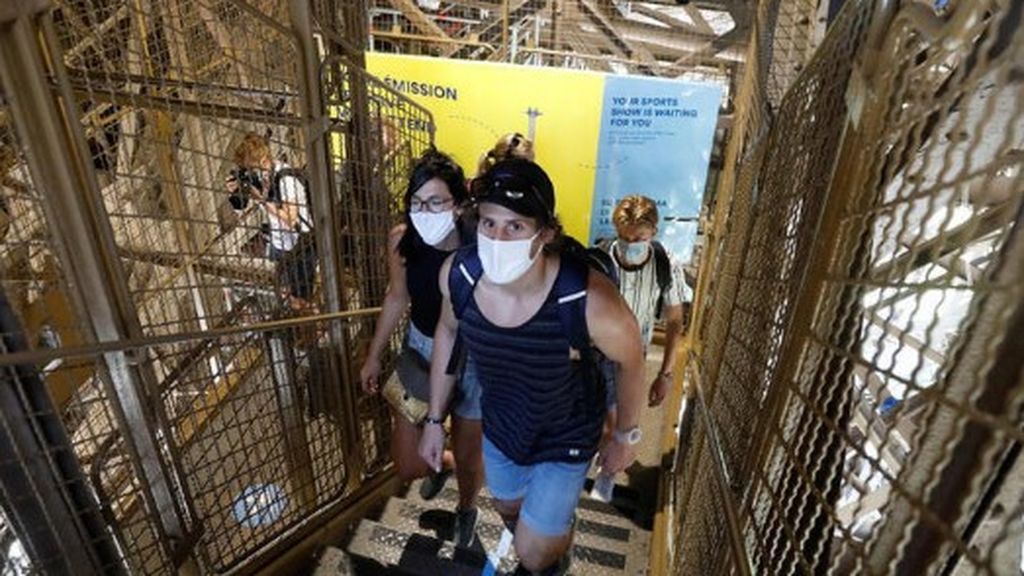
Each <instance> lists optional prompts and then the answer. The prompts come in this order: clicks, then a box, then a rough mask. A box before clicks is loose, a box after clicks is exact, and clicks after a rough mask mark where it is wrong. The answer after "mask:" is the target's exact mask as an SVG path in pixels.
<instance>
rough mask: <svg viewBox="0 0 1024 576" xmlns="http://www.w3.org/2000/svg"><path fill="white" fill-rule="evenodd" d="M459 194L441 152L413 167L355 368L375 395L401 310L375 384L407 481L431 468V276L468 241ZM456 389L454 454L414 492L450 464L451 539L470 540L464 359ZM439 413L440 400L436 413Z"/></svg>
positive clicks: (434, 286) (471, 451) (473, 472)
mask: <svg viewBox="0 0 1024 576" xmlns="http://www.w3.org/2000/svg"><path fill="white" fill-rule="evenodd" d="M467 197H468V194H467V190H466V187H465V177H464V175H463V172H462V168H460V167H459V165H458V164H456V163H455V162H454V161H453V160H452V159H451V158H449V157H448V156H446V155H444V154H442V153H440V152H437V151H434V150H431V151H428V152H427V153H425V154H424V155H423V157H422V158H420V159H419V160H418V161H417V163H416V165H415V166H414V167H413V169H412V174H411V175H410V176H409V184H408V187H407V188H406V193H405V221H404V222H403V223H401V224H399V225H398V226H396V227H395V228H394V229H393V230H392V231H391V234H390V236H389V238H388V289H387V293H386V294H385V297H384V303H383V304H382V306H381V312H380V316H379V317H378V318H377V327H376V330H375V331H374V335H373V340H372V341H371V342H370V346H369V350H368V353H367V357H366V361H365V362H364V363H363V366H362V368H361V370H360V371H359V376H360V381H361V384H362V387H363V390H364V391H365V392H366V393H368V394H376V393H377V392H378V390H380V389H381V388H382V386H381V384H382V383H381V382H380V376H381V354H382V353H383V352H384V349H385V348H386V347H387V345H388V342H389V340H390V339H391V334H392V333H393V332H394V331H395V329H396V328H398V325H399V323H400V322H401V320H402V318H403V317H404V316H405V313H406V311H407V310H408V311H409V331H408V334H407V335H406V339H405V344H404V346H403V349H402V353H401V354H400V355H399V358H398V361H397V363H396V369H395V372H396V375H397V380H394V379H393V380H389V381H388V383H387V384H385V385H383V390H382V391H383V392H384V396H385V398H386V399H387V401H388V404H389V405H390V406H391V409H392V435H391V457H392V460H393V461H394V462H395V468H396V469H397V471H398V475H399V477H401V478H402V479H403V480H407V481H408V480H412V479H414V478H420V477H423V476H427V475H428V474H430V472H431V469H430V468H429V467H427V465H426V462H424V461H423V459H422V458H420V457H419V454H418V453H417V446H418V445H419V440H420V434H421V431H422V427H423V417H424V416H425V415H426V407H427V404H426V402H427V400H428V398H429V394H430V381H429V380H430V359H431V349H432V346H433V335H434V330H435V327H436V326H437V321H438V318H439V317H440V315H441V292H440V287H439V286H438V283H437V278H438V272H439V270H440V269H441V264H442V263H443V262H444V261H445V259H446V258H447V257H448V256H449V255H450V254H451V253H452V252H453V251H455V250H456V249H458V248H459V247H460V246H462V245H463V244H464V243H466V242H467V240H468V241H470V242H471V241H472V235H471V233H467V234H463V232H462V230H460V222H461V220H460V213H461V205H462V204H463V203H464V202H465V201H466V200H467ZM464 236H467V237H464ZM459 392H460V394H459V398H458V399H457V401H456V403H455V406H454V409H453V412H454V418H453V419H452V420H453V422H452V430H453V435H454V438H453V440H454V442H453V448H454V452H455V453H454V455H452V454H450V453H447V452H446V453H445V456H444V460H445V462H444V466H443V467H441V466H438V467H437V469H436V470H435V471H434V474H432V475H430V476H429V477H428V478H427V479H426V480H424V482H423V484H422V485H421V489H420V495H421V496H422V497H423V498H424V499H427V500H429V499H431V498H433V497H434V496H436V495H437V494H438V493H439V492H440V491H441V488H442V487H443V486H444V479H445V477H446V476H447V474H448V471H449V470H450V469H451V468H452V467H453V466H454V468H455V477H456V480H458V485H459V506H458V509H457V510H456V513H455V526H454V534H455V542H456V544H459V545H461V546H471V545H472V544H473V541H474V540H475V538H476V524H477V517H478V515H477V509H476V496H477V493H478V492H479V491H480V487H481V486H482V484H483V462H482V458H481V444H480V442H481V431H480V430H481V428H480V390H479V387H478V386H477V384H476V376H475V370H474V368H473V366H472V364H467V366H466V369H465V370H464V372H463V373H462V374H461V378H460V379H459ZM446 413H447V404H446V405H445V409H444V410H443V411H439V412H437V414H440V415H444V414H446ZM439 417H440V416H439ZM453 460H454V462H453Z"/></svg>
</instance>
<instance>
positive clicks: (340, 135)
mask: <svg viewBox="0 0 1024 576" xmlns="http://www.w3.org/2000/svg"><path fill="white" fill-rule="evenodd" d="M360 18H365V10H364V9H363V7H362V5H360V4H359V3H354V2H342V3H338V2H332V1H328V0H324V1H322V2H317V3H313V4H311V3H306V2H290V3H289V2H277V1H254V2H248V1H242V0H228V1H220V0H209V1H207V0H181V1H173V2H152V1H148V0H110V1H100V0H68V1H66V2H59V3H57V6H56V7H55V10H53V11H52V12H50V13H48V14H46V15H44V16H42V17H38V18H37V17H34V16H32V17H24V18H21V19H20V20H19V21H18V23H17V25H16V28H18V29H24V30H30V31H31V33H32V34H33V35H34V36H33V37H34V40H33V41H26V39H25V38H21V42H20V43H18V42H16V39H15V38H14V34H13V33H11V32H10V29H7V30H5V33H4V34H0V42H8V41H9V42H10V43H9V44H5V46H12V45H17V46H18V47H19V49H24V50H26V53H31V54H35V55H34V56H33V58H38V60H39V62H40V63H41V64H40V70H41V71H42V72H41V73H37V74H36V76H37V77H39V78H42V79H43V80H47V81H49V84H50V86H51V87H50V88H48V89H47V90H44V91H42V92H37V95H39V96H42V100H45V102H40V103H41V104H42V105H43V106H42V107H43V108H45V109H47V110H51V111H56V114H57V115H60V114H63V115H64V116H63V118H64V119H66V122H56V123H52V124H48V125H46V126H45V128H46V129H54V130H56V132H55V133H54V134H55V135H58V136H59V137H60V138H59V139H60V140H61V144H60V145H61V146H63V147H64V150H66V151H67V154H66V156H65V158H66V164H67V166H64V165H63V164H61V165H60V166H55V168H56V169H58V170H56V171H57V172H60V173H61V174H62V175H64V174H77V175H78V177H80V178H81V179H80V180H79V181H78V182H77V184H79V185H80V187H81V190H77V189H76V190H75V193H76V198H80V199H82V204H81V206H82V209H81V210H79V209H76V208H73V207H72V206H71V205H64V206H62V205H61V204H60V202H61V201H60V200H59V199H58V195H56V194H54V193H53V191H48V192H47V194H39V193H37V191H36V189H35V188H34V185H33V178H32V176H36V177H38V176H39V172H40V171H39V170H36V168H35V166H38V165H39V164H38V161H37V164H36V165H33V164H32V162H30V161H27V160H26V156H27V155H28V153H27V152H26V150H30V149H31V148H32V147H31V146H28V145H26V144H25V143H24V142H23V141H21V140H19V138H18V136H19V134H16V130H15V128H14V123H12V122H11V119H12V115H13V112H9V110H8V107H7V101H6V100H5V101H3V102H2V106H0V162H2V163H0V168H2V173H0V175H2V177H3V180H2V181H0V186H2V189H0V192H2V194H0V200H2V201H3V202H2V205H0V208H2V209H3V210H2V212H3V216H4V218H3V221H2V222H0V225H3V230H2V232H3V237H2V239H0V258H2V259H3V262H4V267H3V277H2V282H3V296H4V297H5V298H6V302H5V304H4V306H2V307H0V308H2V309H3V311H4V313H5V314H6V313H7V311H9V312H10V313H11V319H10V321H9V322H7V321H6V320H5V322H6V323H5V324H4V326H3V335H4V337H5V344H6V345H7V348H6V350H5V352H6V354H5V355H4V356H3V357H2V359H0V364H2V365H3V367H4V370H5V371H7V372H5V375H7V376H5V377H6V378H7V379H8V380H12V379H13V381H14V382H15V383H19V382H22V381H23V380H25V378H27V376H25V374H28V375H29V376H31V377H33V378H36V379H37V380H39V381H42V382H43V383H44V386H41V387H38V389H37V392H38V391H44V396H46V397H47V398H46V399H47V403H44V408H45V409H35V408H33V406H32V405H30V404H29V403H28V402H27V401H26V400H25V399H21V400H20V402H18V399H17V398H11V399H10V400H11V402H12V404H10V405H9V407H10V408H11V409H12V411H11V412H10V413H9V416H8V413H7V412H5V417H4V418H3V421H2V422H0V424H2V425H3V426H6V428H4V430H5V431H6V433H7V437H10V438H14V437H15V436H16V433H18V432H19V430H17V429H16V427H14V426H13V424H11V423H12V422H15V423H16V422H17V421H18V420H17V415H18V414H20V413H21V411H26V410H27V411H29V413H30V414H32V415H33V416H34V418H35V419H36V420H40V421H43V422H44V423H45V424H47V425H52V426H54V433H55V434H56V435H52V434H51V435H49V436H43V437H41V438H42V439H43V440H47V441H49V442H50V444H46V443H44V442H42V440H40V441H39V442H37V443H38V444H39V452H40V456H38V457H36V456H33V455H31V454H19V453H13V454H12V453H7V452H3V453H0V469H2V470H4V471H6V470H8V469H9V470H11V471H12V473H15V472H24V471H25V470H31V469H32V465H33V464H32V463H33V462H37V463H38V465H40V466H46V465H52V464H48V462H52V461H58V460H59V456H57V455H54V451H58V452H60V453H61V454H63V455H65V456H67V457H69V458H70V459H69V460H68V462H70V463H71V464H73V466H71V467H70V468H69V470H70V472H66V473H65V474H64V476H59V475H58V476H56V484H57V485H52V486H51V485H45V486H43V485H42V484H41V485H40V486H41V487H40V488H39V489H38V490H36V493H28V492H26V497H25V500H26V501H27V502H28V504H30V505H34V504H36V503H37V501H41V502H43V503H45V504H46V505H48V506H50V507H52V510H50V509H49V508H44V509H42V510H35V509H28V508H25V507H24V506H19V505H18V502H19V500H18V498H15V497H14V496H13V495H12V494H10V493H6V494H4V498H3V507H4V512H5V514H6V516H7V518H8V520H9V521H8V522H5V523H4V526H5V527H6V528H4V529H3V530H2V533H3V534H4V535H5V536H4V537H5V538H8V540H4V541H3V543H4V546H6V547H8V548H9V547H10V546H9V544H10V542H9V539H10V538H11V535H14V534H17V535H18V536H19V537H21V540H20V542H19V544H22V545H26V546H27V545H28V544H26V543H30V544H32V546H30V547H29V548H31V549H27V551H26V557H30V558H31V559H32V568H33V569H36V570H38V569H42V570H46V569H47V567H48V563H50V562H53V563H54V570H56V571H66V570H67V568H68V567H70V566H74V565H75V564H76V560H77V561H79V562H78V565H80V566H94V567H95V566H104V567H105V569H110V570H113V571H117V570H118V569H122V570H125V571H128V572H132V573H151V574H165V573H169V572H172V571H174V570H175V569H177V568H179V567H181V566H182V565H183V563H192V564H194V566H193V567H194V568H197V569H198V570H199V571H200V572H203V573H210V572H224V571H232V570H245V566H246V565H247V564H250V563H258V562H259V561H261V556H266V555H267V554H270V553H271V551H272V548H273V547H274V546H280V545H282V543H283V542H286V541H287V540H288V539H289V538H294V537H296V535H298V534H300V533H302V532H303V531H308V530H310V529H312V528H315V527H316V525H317V524H318V523H323V522H325V521H326V519H327V518H328V517H329V516H330V515H331V514H334V513H336V512H337V511H338V510H339V509H340V507H343V506H344V505H345V502H346V501H347V499H350V498H354V497H356V496H357V495H358V494H357V493H358V492H359V490H360V487H361V486H362V485H363V483H364V482H365V481H367V480H368V479H371V478H373V477H375V476H376V475H378V474H379V473H380V472H381V471H382V470H384V468H385V467H386V466H387V464H388V442H389V433H390V431H389V421H388V416H389V415H388V413H387V411H386V410H385V409H384V405H383V403H382V402H381V401H380V400H379V399H378V398H370V397H365V396H363V395H362V394H358V393H357V388H358V387H357V386H356V384H355V382H356V380H357V379H356V374H355V372H354V367H358V365H359V363H360V362H361V359H360V357H359V354H360V351H361V350H362V349H363V348H364V347H365V343H366V341H368V340H369V338H370V336H371V335H372V330H373V325H372V318H373V317H374V315H375V313H376V309H375V308H373V307H374V306H376V305H377V304H378V303H379V302H380V300H381V297H382V295H383V293H384V290H385V288H386V277H387V273H386V269H385V265H384V262H383V259H382V258H381V255H383V254H384V253H385V247H386V238H387V232H388V229H389V228H390V227H391V226H392V225H393V224H394V223H395V219H396V213H397V208H399V205H400V200H401V196H402V193H403V192H404V185H405V179H406V177H407V175H408V171H409V169H410V168H411V166H412V162H413V160H414V158H415V157H416V156H418V155H419V154H421V153H422V152H423V151H424V150H425V149H426V148H427V147H429V146H431V145H432V142H433V127H432V124H433V123H432V119H431V117H430V115H429V113H428V112H426V111H425V110H423V109H422V108H420V107H418V106H416V105H415V104H413V103H412V102H410V101H408V100H407V99H405V98H403V97H402V96H400V95H398V94H396V93H393V92H392V91H391V90H390V89H389V88H388V87H387V86H386V85H384V84H383V83H381V82H379V81H377V80H376V79H374V78H372V77H371V76H369V75H367V74H366V73H365V71H363V70H362V69H361V68H360V58H361V55H360V54H357V51H358V49H359V48H360V47H362V46H364V45H365V27H364V26H362V25H360V24H359V21H360ZM360 36H362V37H360ZM36 41H38V42H39V43H40V44H41V45H44V46H45V49H43V50H39V48H40V46H39V45H36V44H35V42H36ZM35 50H38V53H35V52H34V51H35ZM12 54H13V53H12ZM39 54H41V56H39ZM48 58H53V60H48ZM12 70H13V71H14V72H19V73H22V74H23V76H22V77H26V76H24V74H25V72H24V70H23V68H20V67H18V66H16V65H14V64H12V63H11V61H9V60H3V59H0V72H5V73H13V72H11V71H12ZM44 74H45V75H46V76H48V77H44ZM2 88H3V89H4V93H5V95H10V96H12V97H13V96H17V97H19V98H23V93H28V92H27V91H23V90H22V88H21V86H17V87H16V88H17V89H14V88H12V85H10V84H3V85H2ZM12 102H13V100H12ZM22 109H24V108H22ZM249 134H255V135H256V136H258V137H261V138H263V139H264V140H265V141H266V142H268V143H269V148H270V153H271V160H272V162H273V168H272V169H271V170H265V171H264V173H262V174H261V176H262V181H261V182H259V183H254V184H252V186H251V187H250V188H248V189H246V188H244V187H242V186H238V187H237V188H236V187H235V186H233V184H236V183H239V182H242V181H244V179H245V176H244V175H243V174H242V173H241V172H240V171H239V168H240V167H248V168H259V166H244V165H241V166H240V163H239V160H240V159H239V157H238V151H239V149H240V143H242V142H243V141H244V140H245V138H246V137H247V135H249ZM20 136H25V132H24V131H22V133H21V134H20ZM33 136H35V135H33ZM33 142H35V143H38V140H33ZM36 154H40V153H39V152H38V151H37V152H36ZM39 157H40V158H42V157H44V156H39ZM65 158H61V160H62V162H64V161H65ZM243 164H244V162H243ZM68 167H70V168H68ZM285 167H291V168H293V169H294V170H293V171H289V172H285V171H283V170H282V169H283V168H285ZM262 168H264V169H266V168H267V167H262ZM273 172H280V173H284V174H287V175H288V176H286V177H287V178H291V179H292V180H290V181H288V180H285V181H284V183H283V184H282V183H281V181H278V180H275V179H274V178H273V177H272V176H270V175H269V174H271V173H273ZM49 182H51V183H53V182H58V180H56V179H52V178H51V179H50V180H49ZM261 189H262V190H261ZM261 193H262V196H264V197H263V198H261ZM274 194H276V195H277V196H276V197H275V196H272V195H274ZM62 210H63V212H61V211H62ZM281 214H285V215H284V216H282V215H281ZM296 214H297V216H295V215H296ZM274 217H276V218H277V219H278V220H280V222H281V223H284V224H281V223H275V221H274ZM289 217H290V218H291V219H293V220H295V219H297V222H294V223H289V221H288V218H289ZM66 223H70V224H73V225H74V226H71V227H69V228H67V229H62V228H61V226H62V224H66ZM79 226H81V227H79ZM83 231H93V232H94V233H95V234H94V235H89V234H83V233H82V232H83ZM292 232H295V234H292ZM282 238H284V239H285V240H288V239H289V238H291V239H292V240H294V244H292V246H293V247H292V248H289V246H288V245H289V244H290V243H289V242H284V243H282V242H281V239H282ZM304 242H305V244H304ZM304 246H306V247H310V250H302V251H300V250H299V248H300V247H304ZM69 247H71V248H74V250H70V249H69ZM71 254H75V255H76V256H74V257H72V256H71ZM83 254H84V255H86V256H88V257H89V258H91V259H92V260H90V261H92V262H97V263H98V266H96V267H94V268H92V269H84V268H78V267H76V265H77V264H76V265H71V264H73V263H75V258H77V257H78V256H79V255H83ZM296 254H298V255H300V256H302V257H296V256H295V255H296ZM69 267H70V268H69ZM68 270H70V271H68ZM98 280H102V281H103V283H104V285H106V286H109V289H107V290H104V291H103V292H102V293H95V294H90V293H88V288H89V287H90V286H96V285H99V283H98V282H97V281H98ZM10 338H20V339H22V340H23V342H22V343H21V344H20V345H14V344H18V342H16V341H14V340H10V341H8V340H9V339H10ZM398 343H399V342H398V338H397V337H396V338H395V340H394V342H393V343H392V350H391V352H392V354H393V353H394V351H395V350H397V348H398ZM385 360H386V365H387V366H390V360H389V359H385ZM22 372H24V374H23V373H22ZM8 373H9V375H8ZM25 381H26V382H29V383H28V384H24V385H21V386H22V387H29V388H30V384H31V383H32V382H35V380H31V381H29V380H25ZM14 389H17V387H14ZM7 407H8V404H5V409H6V408H7ZM16 407H17V411H14V408H16ZM39 426H42V425H39ZM38 429H41V428H38V427H37V430H38ZM38 434H39V433H38V432H37V436H38ZM61 434H63V436H61ZM51 445H52V446H56V448H52V447H51ZM4 448H5V449H6V446H4ZM71 473H74V474H71ZM69 474H70V476H69ZM11 478H13V477H11V476H5V475H3V474H0V480H3V481H2V482H0V486H4V487H5V488H9V487H10V486H12V485H13V484H10V482H13V480H12V479H11ZM67 478H71V479H72V480H74V482H76V483H77V484H74V483H72V482H71V481H70V480H68V479H67ZM61 482H63V483H64V485H63V486H61V485H59V484H60V483H61ZM68 486H71V488H68ZM75 486H81V487H82V488H83V489H84V492H82V494H78V493H75V492H73V490H72V488H74V487H75ZM69 491H71V492H72V495H76V494H77V496H78V497H79V499H78V500H75V499H73V498H71V497H70V496H67V493H69ZM83 494H84V496H83ZM51 500H52V501H51ZM61 500H65V501H67V502H68V505H67V506H64V507H62V506H60V505H58V504H59V501H61ZM58 513H64V514H70V515H72V516H75V515H78V516H81V517H82V518H85V519H84V520H81V519H79V520H75V521H74V522H73V523H69V526H70V528H66V529H65V528H62V525H61V518H60V516H58V515H56V514H58ZM25 519H31V520H35V521H37V522H38V529H39V530H40V531H41V532H51V533H52V536H53V537H52V538H50V539H49V540H47V539H41V537H37V536H36V535H35V533H34V532H32V531H28V532H26V530H27V528H26V527H27V526H28V523H27V522H26V520H25ZM90 522H91V523H90ZM33 530H34V528H33ZM62 530H73V531H74V532H76V533H79V534H84V537H83V538H80V539H77V540H75V539H71V538H69V539H67V541H66V544H65V547H64V548H61V546H60V537H61V535H62ZM96 540H103V541H104V542H100V543H97V542H96ZM39 542H42V543H44V544H45V543H48V542H49V543H52V544H53V546H52V547H51V548H45V547H42V546H39V545H36V544H35V543H39ZM77 544H82V545H81V546H80V547H81V548H82V549H83V550H84V551H81V552H77V553H69V552H68V549H72V548H73V547H75V546H76V545H77ZM13 557H14V556H11V558H13ZM12 561H13V560H12ZM114 566H120V568H115V567H114ZM71 571H72V572H74V571H75V570H71Z"/></svg>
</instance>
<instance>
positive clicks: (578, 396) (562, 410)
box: [459, 266, 605, 466]
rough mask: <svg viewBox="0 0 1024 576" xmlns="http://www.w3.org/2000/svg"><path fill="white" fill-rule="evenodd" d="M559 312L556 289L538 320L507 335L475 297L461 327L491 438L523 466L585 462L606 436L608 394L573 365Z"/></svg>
mask: <svg viewBox="0 0 1024 576" xmlns="http://www.w3.org/2000/svg"><path fill="white" fill-rule="evenodd" d="M566 269H567V267H565V266H562V267H560V268H559V272H558V274H559V275H561V274H563V272H564V271H565V270H566ZM556 284H557V283H556ZM558 306H559V304H558V300H557V297H556V296H555V294H554V290H552V292H551V293H550V294H548V297H547V299H546V300H545V301H544V304H543V305H541V308H540V310H538V311H537V313H536V314H535V315H534V316H533V317H532V318H530V319H529V320H527V321H526V322H525V323H523V324H522V325H520V326H517V327H515V328H505V327H502V326H497V325H495V324H493V323H491V322H490V321H489V320H488V319H487V318H485V317H484V315H483V313H482V312H481V311H480V308H479V306H477V303H476V299H475V298H470V299H469V302H468V303H467V305H466V308H465V311H464V312H463V315H462V318H461V320H460V322H459V332H460V336H461V339H462V342H463V345H465V346H466V348H467V350H468V352H469V357H470V359H471V360H473V361H475V362H476V364H477V370H478V377H479V380H480V385H481V389H482V392H483V395H482V398H481V407H482V410H483V429H484V434H486V435H487V438H488V439H489V440H490V441H491V442H492V443H494V445H495V446H497V447H498V449H500V450H501V451H502V453H504V454H505V455H506V456H508V457H509V458H510V459H511V460H512V461H514V462H515V463H516V464H519V465H524V466H525V465H530V464H535V463H537V462H545V461H560V462H585V461H587V460H589V459H590V458H591V457H592V456H593V455H594V453H595V452H596V449H597V442H598V439H599V438H600V435H601V424H602V422H603V419H604V408H605V406H604V395H603V390H600V391H599V390H598V388H599V387H600V386H601V385H600V384H599V383H598V382H596V381H595V379H594V378H592V377H587V375H586V373H587V372H588V371H587V370H584V366H583V364H582V363H581V362H580V361H578V360H575V361H574V360H570V355H569V354H570V353H569V348H570V346H569V339H568V335H567V334H566V333H565V328H564V327H563V326H562V323H561V321H560V320H559V315H558Z"/></svg>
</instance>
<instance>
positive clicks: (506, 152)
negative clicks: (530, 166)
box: [476, 132, 533, 177]
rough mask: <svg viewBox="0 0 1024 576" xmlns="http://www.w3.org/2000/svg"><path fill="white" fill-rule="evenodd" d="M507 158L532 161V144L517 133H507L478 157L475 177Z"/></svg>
mask: <svg viewBox="0 0 1024 576" xmlns="http://www.w3.org/2000/svg"><path fill="white" fill-rule="evenodd" d="M509 158H525V159H527V160H531V161H532V160H533V142H532V141H530V139H529V138H527V137H526V136H523V135H522V134H520V133H519V132H509V133H508V134H505V135H504V136H502V137H501V138H498V141H497V142H495V143H494V148H491V149H490V150H488V151H487V153H486V154H484V155H483V156H481V157H480V162H479V163H478V164H477V168H476V175H477V177H479V176H480V175H481V174H483V173H484V172H487V171H488V170H490V169H491V166H494V165H495V164H497V163H498V162H501V161H502V160H507V159H509Z"/></svg>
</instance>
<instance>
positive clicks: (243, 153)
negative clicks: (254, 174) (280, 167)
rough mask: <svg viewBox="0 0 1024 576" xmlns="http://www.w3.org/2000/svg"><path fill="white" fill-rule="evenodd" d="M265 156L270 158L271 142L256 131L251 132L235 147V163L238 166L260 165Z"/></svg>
mask: <svg viewBox="0 0 1024 576" xmlns="http://www.w3.org/2000/svg"><path fill="white" fill-rule="evenodd" d="M264 158H270V143H269V142H268V141H267V139H266V138H264V137H263V136H260V135H259V134H257V133H255V132H249V133H248V134H246V135H245V136H243V137H242V141H241V142H239V143H238V146H236V147H235V164H237V165H238V166H246V167H253V166H259V165H260V163H261V162H263V159H264Z"/></svg>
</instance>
